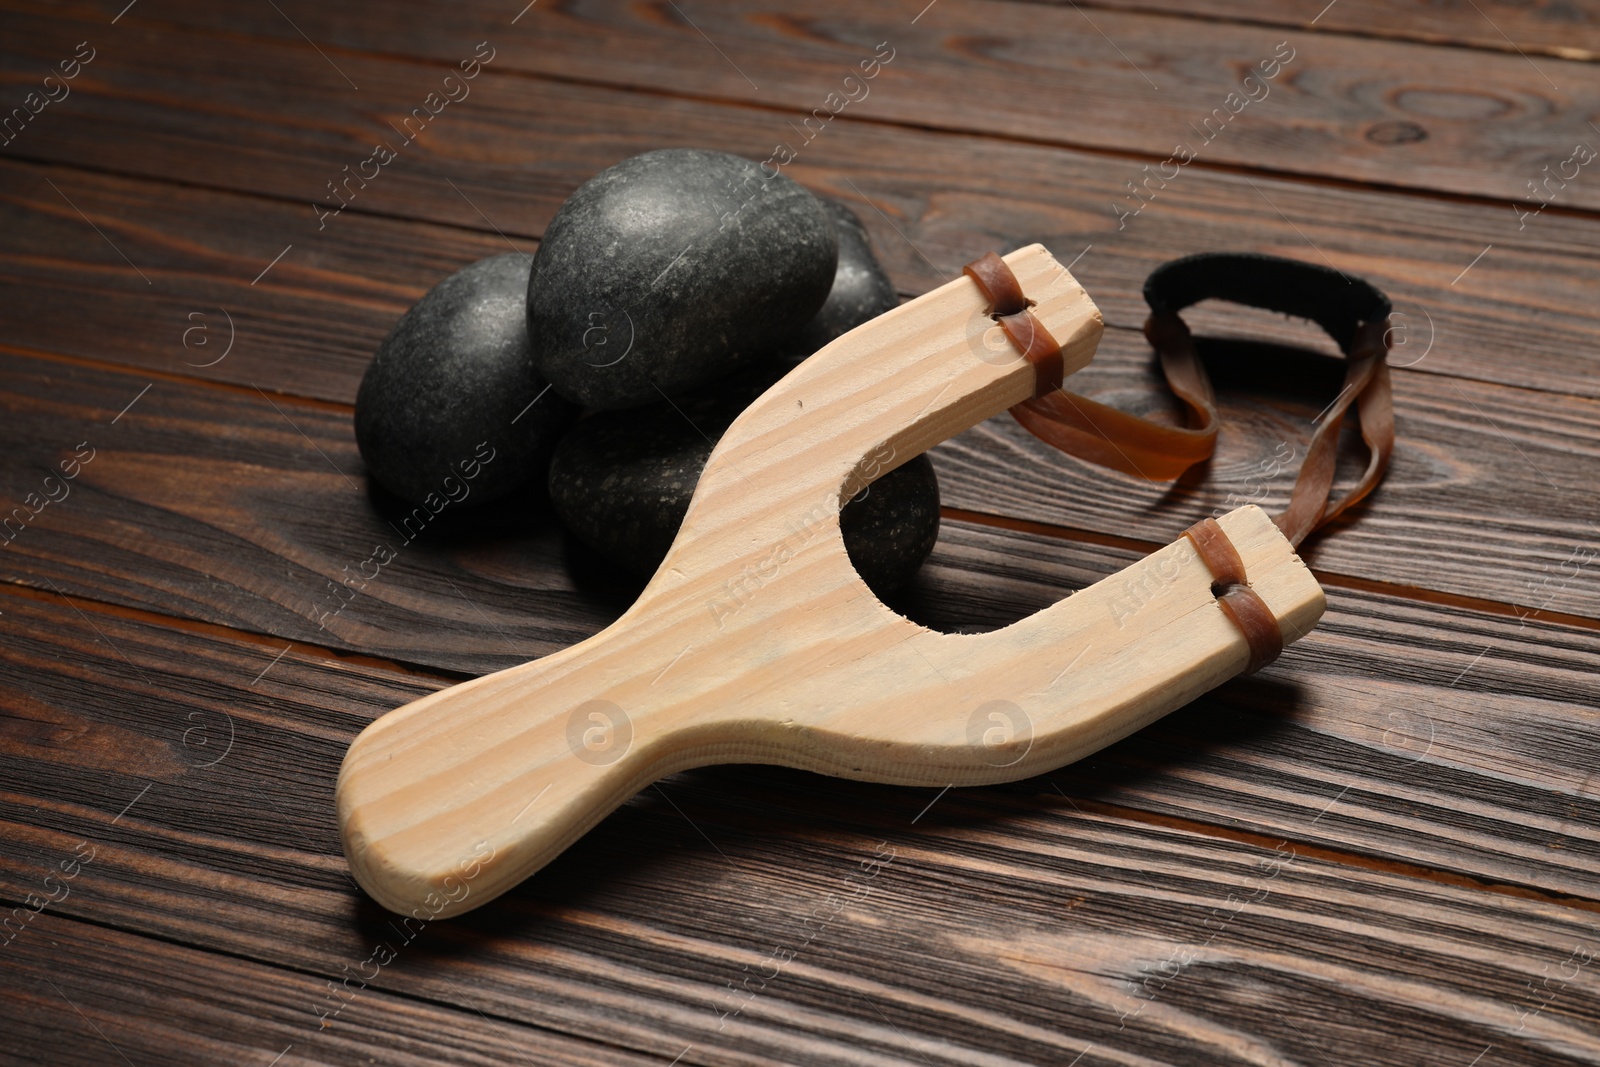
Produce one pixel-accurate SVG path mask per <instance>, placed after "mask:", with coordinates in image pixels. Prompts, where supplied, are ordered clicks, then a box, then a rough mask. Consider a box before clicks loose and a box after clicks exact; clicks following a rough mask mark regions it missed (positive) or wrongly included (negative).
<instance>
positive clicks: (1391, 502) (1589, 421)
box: [934, 316, 1600, 617]
mask: <svg viewBox="0 0 1600 1067" xmlns="http://www.w3.org/2000/svg"><path fill="white" fill-rule="evenodd" d="M1194 319H1195V321H1196V322H1197V323H1198V322H1201V321H1203V317H1202V316H1195V317H1194ZM1202 336H1204V335H1203V334H1202ZM1321 347H1322V348H1323V349H1324V350H1326V351H1331V350H1332V345H1331V344H1330V343H1329V342H1327V341H1326V339H1324V340H1323V342H1322V346H1321ZM1203 351H1204V353H1205V354H1206V356H1207V358H1208V361H1209V362H1210V364H1211V366H1212V367H1213V371H1214V377H1215V379H1216V382H1217V385H1218V387H1219V389H1220V390H1222V396H1221V401H1222V412H1223V418H1224V420H1225V425H1224V428H1223V431H1222V434H1221V436H1220V438H1219V445H1218V449H1217V454H1216V456H1215V457H1214V458H1213V459H1212V460H1211V461H1210V463H1209V464H1208V465H1206V466H1203V467H1201V468H1197V469H1195V470H1193V471H1191V472H1190V473H1189V474H1188V475H1186V476H1185V477H1184V478H1182V479H1180V480H1178V481H1177V482H1147V481H1144V480H1143V479H1140V478H1136V477H1132V476H1128V475H1123V474H1118V473H1115V472H1109V471H1107V470H1105V469H1103V468H1100V467H1096V466H1092V465H1090V464H1087V463H1084V462H1081V461H1079V460H1076V459H1074V458H1072V457H1070V456H1066V455H1064V454H1062V453H1060V452H1058V451H1056V450H1055V449H1053V448H1051V447H1050V446H1048V445H1046V444H1044V443H1042V442H1040V441H1039V440H1037V439H1036V438H1034V437H1033V436H1032V435H1031V434H1029V433H1027V432H1026V431H1025V430H1023V429H1022V428H1021V427H1020V426H1019V425H1018V424H1017V423H1016V422H1015V421H1014V420H1012V419H1010V418H1009V417H1000V418H994V419H989V420H988V421H986V422H984V423H982V424H980V425H979V426H977V427H974V428H973V429H971V430H969V431H967V432H966V433H964V434H961V435H960V436H958V437H956V438H954V439H952V440H951V441H949V442H946V443H945V444H944V445H941V446H940V447H939V448H938V450H937V451H936V452H935V453H934V454H935V457H936V460H937V462H938V464H939V475H940V491H941V497H942V499H943V501H944V503H945V504H946V505H947V506H953V507H958V508H964V509H969V510H973V511H981V512H985V513H988V514H993V515H999V516H1006V517H1010V518H1019V519H1029V520H1034V521H1037V522H1043V523H1054V524H1059V525H1063V526H1070V527H1076V528H1079V529H1083V530H1091V531H1095V532H1097V533H1102V534H1108V535H1113V536H1118V537H1128V538H1135V539H1138V540H1140V541H1144V542H1147V543H1157V544H1165V543H1166V542H1168V541H1170V540H1172V539H1173V538H1175V537H1177V536H1179V535H1180V534H1181V533H1182V532H1183V530H1184V529H1185V528H1187V527H1188V526H1189V525H1190V524H1191V523H1193V522H1195V521H1197V520H1199V519H1201V518H1203V517H1205V516H1206V515H1210V514H1213V513H1214V512H1216V511H1217V510H1218V509H1222V510H1227V509H1230V508H1233V507H1237V506H1239V505H1241V504H1246V503H1254V504H1259V505H1260V506H1261V507H1263V508H1265V509H1266V510H1268V511H1269V512H1274V513H1275V512H1277V511H1279V510H1281V509H1282V508H1283V507H1285V506H1286V505H1287V503H1288V497H1289V491H1290V489H1291V488H1292V487H1293V485H1294V478H1295V475H1296V473H1297V470H1298V468H1299V465H1300V462H1301V458H1302V457H1303V456H1304V454H1305V448H1306V446H1307V443H1308V442H1309V440H1310V431H1311V427H1312V420H1313V419H1314V418H1316V417H1317V414H1318V412H1319V411H1320V410H1321V409H1322V408H1323V407H1324V405H1325V404H1327V403H1328V402H1329V401H1330V400H1331V399H1332V398H1333V397H1334V395H1336V394H1337V392H1338V390H1339V388H1340V382H1341V380H1342V363H1341V362H1340V361H1338V360H1336V359H1334V358H1332V357H1329V358H1326V359H1323V360H1320V361H1319V360H1318V359H1317V356H1316V355H1315V354H1313V353H1310V352H1307V351H1305V350H1300V349H1285V348H1280V347H1276V346H1267V345H1255V344H1241V343H1219V344H1210V345H1204V346H1203ZM1151 362H1152V355H1151V352H1150V348H1149V346H1148V344H1147V343H1146V342H1145V340H1144V338H1143V336H1142V335H1141V334H1137V333H1134V332H1133V331H1130V330H1108V331H1107V332H1106V337H1105V339H1104V341H1103V342H1102V344H1101V349H1100V353H1099V354H1098V355H1097V356H1096V359H1095V363H1094V364H1093V365H1092V366H1091V367H1090V368H1089V369H1088V370H1087V371H1085V372H1083V374H1081V375H1080V376H1079V377H1078V378H1077V379H1075V382H1076V383H1077V384H1078V386H1080V387H1081V388H1082V389H1083V390H1084V391H1085V392H1086V393H1087V394H1088V395H1091V396H1095V397H1097V398H1099V399H1102V400H1106V401H1107V402H1111V403H1117V404H1119V405H1121V406H1124V407H1126V408H1128V409H1130V410H1150V409H1152V408H1154V409H1155V410H1160V409H1161V407H1162V406H1163V402H1166V403H1167V404H1168V405H1170V397H1169V396H1168V395H1167V394H1166V392H1165V387H1164V386H1162V385H1159V384H1157V383H1159V381H1160V378H1159V372H1157V371H1155V370H1153V369H1152V368H1151V366H1150V364H1151ZM1395 407H1396V409H1397V412H1398V414H1397V423H1398V432H1399V435H1400V444H1399V446H1398V448H1397V449H1396V452H1395V457H1394V461H1393V464H1392V466H1391V468H1390V472H1389V475H1388V477H1387V479H1386V480H1385V481H1384V483H1383V484H1382V485H1381V486H1380V487H1379V488H1378V489H1377V491H1376V492H1375V493H1374V495H1373V496H1372V497H1371V498H1370V499H1369V500H1368V501H1365V502H1363V503H1361V504H1359V505H1357V506H1356V507H1355V508H1353V509H1351V510H1350V511H1348V512H1346V514H1345V515H1344V516H1342V517H1340V518H1339V519H1337V520H1335V522H1334V523H1333V524H1331V525H1330V526H1328V527H1327V528H1326V529H1324V530H1322V531H1318V532H1317V533H1314V534H1313V535H1312V536H1311V538H1310V539H1309V540H1308V541H1307V542H1306V543H1305V544H1304V545H1303V546H1302V551H1303V554H1304V555H1305V558H1306V560H1307V562H1309V563H1310V564H1311V566H1312V567H1313V568H1314V569H1316V570H1318V571H1325V572H1328V573H1332V574H1339V575H1348V576H1352V577H1359V578H1366V579H1372V580H1376V581H1381V582H1388V583H1394V584H1399V585H1407V586H1415V587H1418V588H1423V589H1430V590H1436V591H1440V592H1448V593H1455V594H1459V595H1463V596H1472V597H1483V598H1485V599H1489V600H1497V601H1501V602H1503V603H1506V604H1512V605H1517V606H1518V610H1519V611H1520V612H1521V613H1522V614H1528V613H1530V612H1534V611H1547V612H1555V613H1565V614H1575V615H1582V616H1587V617H1594V616H1595V615H1596V611H1595V603H1596V602H1595V597H1596V595H1597V594H1600V568H1597V567H1595V566H1594V561H1595V560H1596V559H1597V558H1600V522H1597V519H1600V515H1597V513H1596V509H1595V506H1594V501H1593V493H1592V489H1591V486H1592V481H1593V473H1592V472H1593V468H1594V462H1595V456H1596V452H1595V448H1594V445H1593V444H1591V443H1588V442H1594V441H1596V440H1597V435H1600V406H1597V405H1596V404H1595V402H1594V401H1592V400H1586V399H1578V398H1568V397H1557V396H1553V395H1550V394H1547V393H1538V392H1530V391H1527V390H1518V389H1508V388H1505V387H1503V386H1489V385H1484V384H1481V383H1475V382H1457V381H1451V380H1448V379H1443V378H1440V377H1437V376H1431V375H1422V374H1407V373H1404V372H1400V373H1397V374H1396V375H1395ZM1346 436H1347V439H1349V438H1353V436H1354V435H1353V433H1349V432H1347V435H1346ZM1345 458H1346V460H1347V461H1348V462H1347V463H1345V464H1344V465H1343V466H1344V467H1345V468H1346V469H1345V470H1344V472H1343V473H1342V474H1341V479H1340V482H1339V483H1337V484H1338V485H1340V486H1342V485H1348V484H1350V483H1351V482H1353V481H1354V477H1355V475H1356V474H1357V473H1358V472H1359V470H1360V469H1361V466H1362V465H1363V464H1364V463H1365V458H1366V456H1365V452H1364V451H1363V450H1362V449H1361V448H1360V447H1359V445H1358V443H1356V442H1350V447H1348V448H1347V449H1346V455H1345ZM1502 486H1503V487H1505V488H1504V489H1502V488H1501V487H1502ZM1513 486H1515V488H1514V489H1513V488H1511V487H1513ZM1513 496H1515V498H1516V499H1517V500H1518V503H1515V504H1513V503H1511V500H1512V497H1513ZM1451 528H1454V529H1455V530H1458V531H1459V533H1447V532H1446V530H1448V529H1451ZM1445 561H1448V562H1447V563H1446V562H1445Z"/></svg>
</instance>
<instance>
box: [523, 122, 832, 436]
mask: <svg viewBox="0 0 1600 1067" xmlns="http://www.w3.org/2000/svg"><path fill="white" fill-rule="evenodd" d="M837 256H838V239H837V237H836V236H835V225H834V224H833V222H832V220H831V219H830V218H829V215H828V212H827V211H826V210H825V209H824V208H823V206H822V204H821V203H820V202H819V201H818V200H817V198H816V197H814V196H812V195H811V194H810V193H809V192H807V191H806V190H805V189H803V188H801V187H800V186H799V185H797V184H795V183H794V182H793V181H792V180H791V179H789V178H788V177H787V176H785V175H782V174H777V173H774V174H770V175H769V174H768V173H767V171H766V170H765V169H764V168H762V167H760V166H758V165H757V164H755V163H753V162H751V161H750V160H747V159H743V158H740V157H739V156H733V155H728V154H726V153H723V152H712V151H706V150H702V149H663V150H660V151H655V152H646V153H645V154H643V155H639V156H634V157H632V158H631V159H626V160H623V161H622V162H621V163H618V164H616V165H615V166H613V167H609V168H607V169H606V170H604V171H601V172H600V173H599V174H597V175H595V176H594V177H593V178H591V179H590V180H589V181H588V182H586V183H584V185H583V186H582V187H581V188H579V189H578V190H577V191H576V192H575V193H573V194H572V196H570V197H569V198H568V199H567V201H566V203H564V204H562V206H561V208H560V210H559V211H557V212H556V215H555V217H554V218H553V219H551V221H550V224H549V226H548V227H546V229H545V234H544V238H543V239H542V240H541V242H540V244H539V251H538V253H537V254H536V256H535V257H534V267H533V273H532V276H531V277H530V279H529V283H528V325H529V335H530V336H531V337H532V338H533V342H534V344H533V359H534V365H535V366H536V367H537V368H538V370H539V372H540V373H541V374H542V375H543V376H544V377H545V378H546V379H548V380H549V381H550V382H551V383H552V384H553V385H554V387H555V390H556V391H557V392H559V393H560V394H561V395H562V396H564V397H566V398H567V399H568V400H571V401H573V402H574V403H578V404H581V405H583V406H585V407H589V408H595V409H615V408H626V407H636V406H639V405H643V404H649V403H655V402H659V401H660V400H661V398H662V397H663V396H675V395H677V394H678V393H680V392H681V391H683V390H685V389H692V388H694V387H696V386H699V385H704V384H706V383H708V382H711V381H714V380H716V379H718V378H722V377H724V376H726V375H729V374H733V373H735V372H738V371H741V370H747V369H751V368H753V367H755V366H756V365H758V364H761V363H765V362H770V361H773V360H775V359H776V358H777V354H778V352H779V350H780V347H781V346H782V345H783V343H784V342H786V341H788V340H789V339H790V338H792V337H793V336H794V335H795V334H796V333H797V332H798V331H799V330H800V328H801V327H802V326H804V325H805V324H806V323H807V322H808V321H809V320H810V319H811V317H812V316H813V315H814V314H816V312H817V310H818V309H819V308H820V307H821V306H822V304H823V302H824V301H825V300H826V299H827V297H828V294H829V291H830V290H831V288H832V286H833V281H834V274H835V267H836V263H837Z"/></svg>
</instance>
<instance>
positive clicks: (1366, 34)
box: [1003, 0, 1600, 63]
mask: <svg viewBox="0 0 1600 1067" xmlns="http://www.w3.org/2000/svg"><path fill="white" fill-rule="evenodd" d="M1003 2H1005V3H1010V4H1018V5H1027V6H1030V7H1060V6H1062V0H1003ZM1335 2H1337V0H1335ZM1077 6H1078V7H1086V8H1089V9H1090V10H1091V11H1114V12H1116V13H1118V14H1126V15H1143V16H1145V17H1147V18H1167V19H1182V20H1183V21H1185V22H1202V23H1208V24H1211V25H1226V26H1254V27H1259V28H1261V29H1268V30H1303V31H1305V32H1307V33H1320V34H1322V35H1323V36H1325V37H1350V38H1353V39H1355V40H1360V41H1399V42H1402V43H1407V44H1416V45H1423V46H1425V47H1428V48H1451V49H1455V50H1457V51H1462V52H1489V53H1492V54H1494V55H1513V56H1514V55H1524V54H1525V53H1530V52H1531V53H1532V54H1534V55H1537V56H1542V57H1544V58H1546V59H1564V60H1566V61H1568V62H1571V63H1594V62H1600V52H1596V51H1589V50H1587V49H1567V50H1566V51H1562V50H1560V49H1558V48H1555V47H1551V46H1546V45H1539V44H1529V45H1521V44H1517V43H1516V42H1514V41H1511V40H1510V39H1507V40H1506V43H1505V44H1499V43H1496V42H1494V41H1492V40H1490V39H1489V38H1488V37H1485V39H1484V40H1483V41H1472V40H1458V39H1455V38H1450V37H1428V36H1426V35H1424V34H1421V33H1416V32H1410V33H1407V32H1405V31H1403V30H1402V31H1391V32H1388V33H1384V32H1382V30H1380V29H1370V30H1358V29H1353V28H1351V27H1349V26H1342V27H1340V28H1339V29H1329V28H1319V27H1317V26H1316V25H1314V24H1313V23H1314V22H1315V19H1313V20H1311V21H1309V22H1308V21H1307V20H1305V19H1303V18H1302V19H1290V18H1283V19H1270V18H1261V17H1254V18H1252V17H1249V16H1241V15H1238V14H1232V15H1218V14H1209V13H1198V12H1193V11H1175V10H1172V9H1170V8H1162V7H1154V6H1150V5H1146V4H1140V3H1125V4H1119V3H1115V2H1114V0H1077ZM1332 6H1333V4H1329V5H1328V7H1332ZM1474 6H1476V5H1474ZM1325 12H1326V9H1324V13H1325ZM1487 17H1488V16H1485V18H1486V19H1487ZM1317 18H1321V15H1318V16H1317ZM1485 24H1486V25H1493V23H1490V22H1486V23H1485ZM1577 52H1582V53H1583V54H1582V55H1578V54H1575V53H1577Z"/></svg>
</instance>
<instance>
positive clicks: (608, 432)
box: [549, 381, 939, 597]
mask: <svg viewBox="0 0 1600 1067" xmlns="http://www.w3.org/2000/svg"><path fill="white" fill-rule="evenodd" d="M761 391H762V389H761V387H760V385H759V383H758V382H754V381H746V382H744V383H741V387H740V388H735V389H732V390H729V391H726V392H723V393H721V394H720V395H714V396H707V395H700V396H693V397H688V398H685V399H683V400H680V401H678V408H676V409H675V408H673V407H672V406H671V405H668V404H657V405H655V406H654V407H651V408H647V409H643V410H638V411H627V412H600V413H598V414H595V415H592V416H590V417H589V418H587V419H584V420H583V421H582V422H580V423H578V424H577V425H576V426H574V427H573V428H572V430H571V431H570V432H569V433H568V434H567V435H566V437H564V438H562V440H561V443H560V444H559V445H557V446H556V451H555V456H554V458H553V459H552V460H551V463H550V483H549V484H550V501H551V504H552V505H553V506H554V508H555V511H556V514H557V515H558V516H559V517H560V519H561V521H562V522H563V523H564V524H565V525H566V526H567V528H568V529H569V530H571V531H572V533H573V534H574V535H576V536H577V537H578V539H579V540H581V541H583V542H584V543H585V544H587V545H589V546H590V547H591V548H593V549H595V550H596V551H597V552H599V553H600V554H601V555H602V556H604V557H605V558H606V559H608V560H610V561H611V562H612V563H613V564H615V565H616V566H619V567H621V568H623V569H625V570H627V571H629V572H631V573H633V574H635V575H638V576H640V577H648V576H649V575H651V574H654V573H655V570H656V568H657V567H658V566H660V564H661V561H662V559H663V558H665V557H666V554H667V549H668V548H669V547H671V545H672V539H673V538H674V537H675V536H677V533H678V527H679V526H681V525H682V524H683V517H684V515H685V514H687V513H688V510H689V498H690V497H691V496H692V495H693V494H694V487H695V484H696V482H698V481H699V478H700V471H701V469H702V468H703V467H704V466H705V464H706V460H707V459H709V458H710V456H711V448H712V444H713V442H714V441H715V440H716V439H717V438H720V437H721V436H722V433H723V431H724V430H726V429H727V428H728V426H729V425H730V424H731V423H732V422H733V420H734V419H735V418H736V417H738V415H739V413H740V412H741V411H743V410H744V408H745V407H746V405H748V404H749V402H750V401H751V400H753V399H754V398H755V397H756V396H759V395H760V393H761ZM679 409H681V411H680V410H679ZM708 438H709V439H708ZM840 526H841V528H842V530H843V533H844V543H845V548H846V549H847V550H848V552H849V554H850V561H851V562H852V563H853V564H854V565H855V568H856V571H857V573H859V574H860V575H861V577H862V578H863V579H864V580H865V581H866V583H867V585H868V586H869V587H870V588H871V589H872V591H873V592H874V593H875V594H877V595H878V596H880V597H881V596H883V595H885V594H887V593H890V592H892V591H894V590H895V589H898V588H900V587H901V586H903V585H904V584H905V583H906V582H908V581H910V580H911V578H912V576H913V575H915V574H916V572H917V568H918V567H920V566H921V565H922V561H923V560H924V559H926V558H927V556H928V553H929V552H931V551H932V550H933V546H934V542H935V541H937V540H938V537H939V483H938V480H937V479H936V478H935V476H934V472H933V464H932V463H931V462H929V460H928V457H927V456H918V457H917V458H916V459H913V460H911V461H910V462H908V463H906V464H904V465H903V466H901V467H898V468H896V469H895V470H893V471H890V472H889V473H888V474H886V475H884V476H883V477H882V478H880V479H878V480H877V481H876V482H874V483H873V484H872V485H870V486H869V487H868V488H867V490H866V491H865V492H864V493H863V494H860V495H858V496H857V498H856V499H855V500H853V501H851V502H849V503H847V504H846V505H845V507H844V510H843V511H842V512H841V514H840Z"/></svg>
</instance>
